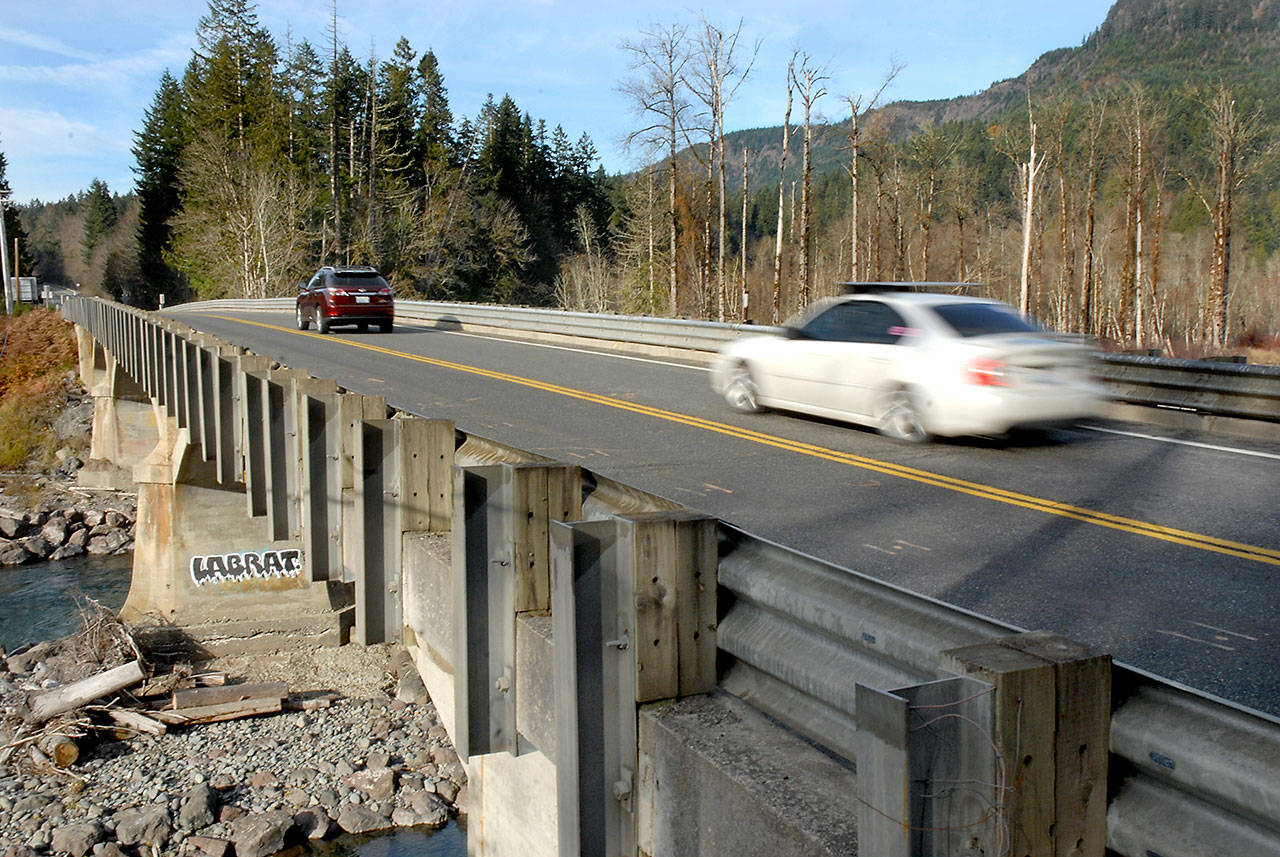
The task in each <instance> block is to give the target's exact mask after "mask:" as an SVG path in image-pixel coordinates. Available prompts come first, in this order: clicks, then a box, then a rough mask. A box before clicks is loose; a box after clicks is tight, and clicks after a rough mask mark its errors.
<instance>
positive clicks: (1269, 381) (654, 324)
mask: <svg viewBox="0 0 1280 857" xmlns="http://www.w3.org/2000/svg"><path fill="white" fill-rule="evenodd" d="M185 308H186V309H190V310H205V309H208V310H216V309H220V308H221V309H229V310H274V311H288V310H290V309H292V308H293V299H292V298H268V299H266V300H259V301H248V300H220V301H206V302H204V303H200V304H193V305H189V307H185ZM396 312H397V314H398V316H399V317H400V318H402V319H413V320H416V321H427V322H431V323H433V324H435V325H437V326H440V327H442V328H449V327H453V326H455V325H456V326H457V327H458V328H460V329H463V330H465V329H467V328H471V329H481V330H486V331H497V330H505V331H512V332H520V333H524V334H529V333H534V334H540V335H548V336H565V337H576V338H582V339H592V340H597V341H601V342H608V343H617V344H629V345H640V346H647V347H652V348H666V349H675V350H679V351H685V352H689V353H691V354H693V355H697V356H699V357H700V358H702V359H707V358H709V357H710V355H711V354H713V353H714V352H715V351H716V350H717V349H719V348H720V346H721V345H723V344H724V343H726V342H728V341H730V340H731V339H734V338H735V337H738V336H741V335H744V334H747V333H765V332H769V331H772V330H775V328H772V327H767V326H760V325H751V324H723V323H719V322H711V321H691V320H689V319H679V318H676V319H671V318H651V317H648V316H628V315H597V314H593V313H584V312H565V311H563V310H551V309H533V308H529V307H503V306H490V305H486V304H462V303H437V302H431V301H399V302H397V304H396ZM1097 375H1098V378H1099V379H1100V380H1101V381H1102V382H1103V384H1104V385H1105V386H1106V387H1107V389H1108V391H1109V392H1110V394H1111V395H1112V396H1113V397H1115V399H1117V400H1118V401H1121V402H1126V403H1129V404H1134V405H1140V406H1143V407H1150V408H1164V409H1174V410H1179V411H1185V412H1193V413H1199V414H1206V415H1212V416H1221V417H1229V418H1235V419H1245V420H1257V421H1261V422H1267V423H1275V422H1280V367H1277V366H1260V365H1254V364H1234V363H1218V362H1213V361H1207V360H1176V359H1170V358H1163V357H1143V356H1135V355H1127V354H1108V355H1104V356H1103V357H1102V359H1101V360H1100V361H1099V364H1098V369H1097Z"/></svg>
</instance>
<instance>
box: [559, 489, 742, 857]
mask: <svg viewBox="0 0 1280 857" xmlns="http://www.w3.org/2000/svg"><path fill="white" fill-rule="evenodd" d="M552 544H553V554H552V556H553V563H552V608H551V618H552V622H553V627H554V639H555V709H556V724H557V734H556V784H557V785H556V790H557V798H558V801H557V805H558V811H559V818H558V824H557V829H558V831H559V834H558V835H559V848H560V850H559V853H560V854H561V857H579V855H599V857H613V855H619V854H634V853H635V851H636V843H637V828H636V819H637V814H636V806H635V801H634V800H633V793H634V791H635V789H636V784H637V773H638V749H637V716H638V713H637V706H638V705H639V704H640V703H641V702H646V701H654V700H658V699H667V698H674V697H679V696H685V695H689V694H694V693H701V692H705V691H708V690H710V689H712V688H713V687H714V686H715V681H716V675H715V652H716V637H715V625H716V606H715V597H716V563H717V551H716V523H715V521H714V519H710V518H706V517H703V516H699V515H695V514H691V513H686V512H655V513H647V514H635V515H626V516H622V517H618V518H613V519H609V520H604V521H586V522H581V523H572V524H560V523H556V524H553V526H552Z"/></svg>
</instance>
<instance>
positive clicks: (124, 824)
mask: <svg viewBox="0 0 1280 857" xmlns="http://www.w3.org/2000/svg"><path fill="white" fill-rule="evenodd" d="M172 835H173V823H172V822H171V821H170V819H169V807H168V806H166V805H165V804H158V805H156V806H144V807H138V808H136V809H126V810H123V811H121V812H119V813H117V814H116V839H117V840H118V841H119V842H120V844H121V845H154V846H156V847H157V848H164V846H165V845H166V844H168V842H169V837H170V836H172Z"/></svg>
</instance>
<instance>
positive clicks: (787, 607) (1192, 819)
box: [64, 301, 1280, 857]
mask: <svg viewBox="0 0 1280 857" xmlns="http://www.w3.org/2000/svg"><path fill="white" fill-rule="evenodd" d="M282 303H283V302H282ZM222 306H225V307H226V308H228V309H231V308H240V306H232V305H227V304H223V305H222ZM256 306H258V307H263V303H262V302H258V303H256ZM435 306H436V307H439V308H440V309H441V310H443V308H444V307H447V306H452V305H435ZM459 306H461V305H459ZM264 308H265V307H264ZM273 308H279V307H273ZM405 309H407V308H404V307H403V305H402V309H401V313H402V315H406V314H407V313H406V312H405ZM525 312H529V313H535V314H540V315H547V314H550V311H542V310H530V311H525ZM64 313H65V314H66V316H67V317H68V318H69V319H71V320H73V321H76V322H77V323H80V324H82V325H85V326H87V327H89V328H90V330H91V331H92V332H93V333H94V335H95V336H96V337H97V338H98V339H99V341H103V342H106V343H108V347H119V346H120V345H121V344H124V345H125V346H126V347H127V342H128V340H127V338H126V339H125V340H124V341H123V343H122V340H121V338H120V335H119V333H120V330H121V328H122V324H121V320H122V318H123V317H124V316H125V315H136V313H135V312H134V311H131V310H122V309H121V308H114V309H113V308H112V307H111V306H110V305H105V304H102V303H94V304H89V302H81V301H73V302H71V304H69V305H68V306H67V307H66V308H64ZM445 315H446V316H451V317H456V318H457V319H458V321H460V322H462V323H463V324H464V325H465V324H470V323H474V322H473V321H470V320H464V318H463V317H462V316H460V315H457V314H455V313H445ZM500 315H501V317H503V318H505V319H506V320H507V321H512V320H513V319H514V318H516V314H513V313H508V312H505V311H504V312H502V313H500ZM474 318H476V316H468V317H467V319H474ZM586 318H587V319H588V321H587V322H586V323H588V324H591V323H599V321H600V319H601V317H598V316H596V317H591V316H587V317H586ZM591 319H594V320H595V321H594V322H593V321H591ZM490 320H491V321H492V320H493V319H490ZM138 321H139V319H137V318H134V319H132V323H134V324H137V323H138ZM512 323H514V322H512ZM694 324H696V323H694ZM641 327H643V325H641ZM565 330H566V327H565V326H564V325H560V326H558V330H557V332H564V331H565ZM724 333H725V331H723V329H721V330H719V331H718V334H719V335H723V334H724ZM1148 359H1149V358H1139V362H1142V361H1145V360H1148ZM1197 365H1199V364H1197ZM720 538H721V558H720V562H719V571H718V575H719V584H720V587H721V589H722V591H723V592H724V593H725V595H726V597H725V598H724V599H723V603H724V604H726V605H727V607H726V608H725V609H723V610H722V616H721V619H720V622H719V627H718V639H717V642H718V646H719V649H720V652H721V657H722V658H723V659H724V663H725V664H726V665H727V669H726V670H725V671H724V672H723V675H722V680H721V686H722V687H723V688H724V689H726V690H728V691H729V692H731V693H734V694H736V695H738V696H740V697H741V698H743V699H745V700H746V701H748V702H750V703H752V704H753V705H755V706H757V707H758V708H760V709H762V710H764V711H765V712H767V713H769V714H770V715H772V716H773V717H775V718H776V719H778V720H780V721H782V722H784V723H786V724H788V725H789V726H791V727H792V728H794V729H796V730H797V731H799V732H800V733H802V734H804V735H806V736H808V737H809V738H811V739H812V740H814V741H816V742H818V743H820V744H822V745H823V746H826V747H828V748H829V749H831V750H832V751H833V752H836V753H839V754H841V755H844V756H846V757H851V756H852V755H853V749H852V746H853V741H852V736H853V735H854V734H855V733H856V731H857V711H856V706H855V699H854V697H855V694H854V692H853V691H854V686H855V684H856V683H862V684H865V685H868V686H871V687H878V688H886V689H887V688H894V687H900V686H903V685H909V684H917V683H920V682H924V681H929V680H931V679H934V678H937V677H939V676H940V675H943V674H944V671H943V668H942V666H941V663H940V656H941V653H942V652H944V651H946V650H948V649H954V648H958V647H962V646H967V645H972V644H974V643H979V642H982V641H986V640H990V639H993V638H995V637H1002V636H1007V635H1009V634H1011V633H1017V632H1018V631H1019V630H1020V629H1017V628H1014V627H1012V626H1008V625H1004V624H1001V623H998V622H995V621H992V620H990V619H987V618H984V617H982V616H979V615H976V614H973V613H970V612H967V611H963V610H960V609H959V608H955V607H952V606H950V605H946V604H944V603H942V602H938V601H935V600H932V599H929V598H925V597H923V596H920V595H916V594H914V593H911V592H908V591H906V590H902V589H899V588H896V587H893V586H890V585H888V584H885V583H883V582H879V581H876V580H873V579H871V578H868V577H865V576H863V575H860V574H857V573H855V572H852V571H849V570H847V569H843V568H840V567H838V566H834V565H831V564H829V563H825V562H821V561H819V560H816V559H814V558H811V557H809V556H806V555H804V554H802V553H799V552H797V551H794V550H791V549H788V548H785V547H782V546H780V545H777V544H773V543H770V542H767V541H764V540H761V539H758V538H755V537H753V536H750V535H748V534H746V533H744V532H742V531H741V530H738V529H736V528H733V527H731V526H728V525H725V524H722V525H721V526H720ZM1112 676H1113V697H1112V717H1111V747H1110V752H1111V756H1110V764H1109V770H1110V786H1109V795H1108V814H1107V818H1108V824H1107V845H1108V848H1109V849H1111V850H1112V851H1114V852H1116V853H1119V854H1124V855H1130V857H1152V855H1156V857H1210V855H1223V854H1233V855H1237V854H1239V855H1243V854H1249V855H1276V857H1280V719H1277V718H1274V717H1271V716H1269V715H1266V714H1262V713H1260V712H1255V711H1250V710H1247V709H1243V708H1241V707H1238V706H1235V705H1232V704H1230V703H1227V702H1224V701H1222V700H1218V699H1215V698H1212V697H1210V696H1207V695H1205V694H1202V693H1199V692H1196V691H1194V690H1191V689H1188V688H1185V687H1181V686H1179V685H1175V684H1172V683H1169V682H1167V681H1164V680H1162V679H1160V678H1158V677H1156V676H1153V675H1150V674H1148V673H1145V672H1143V671H1140V670H1137V669H1134V668H1131V667H1127V666H1125V665H1123V664H1115V665H1114V669H1113V673H1112Z"/></svg>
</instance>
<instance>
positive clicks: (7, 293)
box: [0, 193, 17, 315]
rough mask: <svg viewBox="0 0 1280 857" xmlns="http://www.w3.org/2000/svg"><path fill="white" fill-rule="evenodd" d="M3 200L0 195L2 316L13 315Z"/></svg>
mask: <svg viewBox="0 0 1280 857" xmlns="http://www.w3.org/2000/svg"><path fill="white" fill-rule="evenodd" d="M4 198H5V194H3V193H0V286H4V314H5V315H13V290H12V289H11V288H10V287H9V239H8V238H6V237H5V234H4ZM14 285H15V286H16V285H17V283H14Z"/></svg>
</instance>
